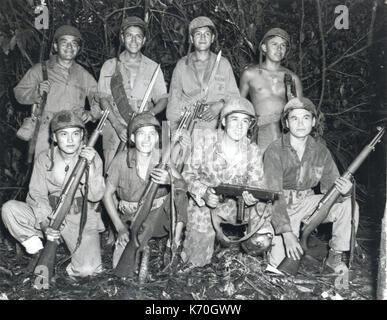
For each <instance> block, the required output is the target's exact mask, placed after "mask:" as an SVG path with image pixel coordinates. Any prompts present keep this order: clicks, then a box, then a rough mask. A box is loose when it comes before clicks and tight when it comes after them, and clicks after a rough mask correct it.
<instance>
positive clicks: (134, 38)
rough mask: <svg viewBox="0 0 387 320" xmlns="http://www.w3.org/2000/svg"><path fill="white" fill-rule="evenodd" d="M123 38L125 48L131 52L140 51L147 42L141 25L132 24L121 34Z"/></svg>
mask: <svg viewBox="0 0 387 320" xmlns="http://www.w3.org/2000/svg"><path fill="white" fill-rule="evenodd" d="M121 39H122V41H123V43H124V45H125V49H126V50H128V51H129V53H132V54H136V53H138V52H139V51H140V50H141V48H142V47H143V45H144V44H145V35H144V33H143V31H142V29H141V28H140V27H136V26H131V27H128V28H126V29H125V31H124V33H123V34H122V35H121Z"/></svg>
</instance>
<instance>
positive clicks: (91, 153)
mask: <svg viewBox="0 0 387 320" xmlns="http://www.w3.org/2000/svg"><path fill="white" fill-rule="evenodd" d="M96 153H97V151H95V149H94V148H93V147H86V146H83V147H82V149H81V152H80V153H79V156H80V157H82V158H85V159H86V160H87V162H88V163H89V164H90V163H91V162H92V161H93V159H94V157H95V154H96Z"/></svg>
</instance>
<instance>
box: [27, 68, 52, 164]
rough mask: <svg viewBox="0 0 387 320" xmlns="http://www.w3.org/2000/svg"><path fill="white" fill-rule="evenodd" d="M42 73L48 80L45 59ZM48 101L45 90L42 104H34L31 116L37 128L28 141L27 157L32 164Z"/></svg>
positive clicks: (44, 78)
mask: <svg viewBox="0 0 387 320" xmlns="http://www.w3.org/2000/svg"><path fill="white" fill-rule="evenodd" d="M42 73H43V80H44V81H45V80H47V79H48V76H47V65H46V62H45V61H43V62H42ZM46 103H47V92H45V91H44V92H43V95H42V100H41V102H40V105H39V104H34V105H33V106H32V112H31V113H32V115H31V118H32V119H34V121H35V129H34V133H33V135H32V138H31V140H30V141H29V143H28V158H27V163H28V164H31V163H32V161H33V159H34V154H35V146H36V141H37V139H38V134H39V129H40V124H41V118H42V115H43V112H44V108H45V107H46Z"/></svg>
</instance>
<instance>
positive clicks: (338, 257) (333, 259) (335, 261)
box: [325, 249, 347, 271]
mask: <svg viewBox="0 0 387 320" xmlns="http://www.w3.org/2000/svg"><path fill="white" fill-rule="evenodd" d="M325 264H326V265H327V266H328V267H329V268H331V269H332V270H334V271H336V270H337V268H338V267H345V268H347V266H346V264H345V263H344V261H343V258H342V252H341V251H336V250H334V249H330V250H329V253H328V258H327V259H326V260H325Z"/></svg>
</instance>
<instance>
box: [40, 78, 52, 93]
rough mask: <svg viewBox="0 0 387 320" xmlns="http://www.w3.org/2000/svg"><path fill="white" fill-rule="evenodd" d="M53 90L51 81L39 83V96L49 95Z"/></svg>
mask: <svg viewBox="0 0 387 320" xmlns="http://www.w3.org/2000/svg"><path fill="white" fill-rule="evenodd" d="M50 89H51V82H50V80H45V81H42V82H41V83H39V85H38V90H39V95H40V96H42V95H43V92H47V93H49V92H50Z"/></svg>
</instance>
